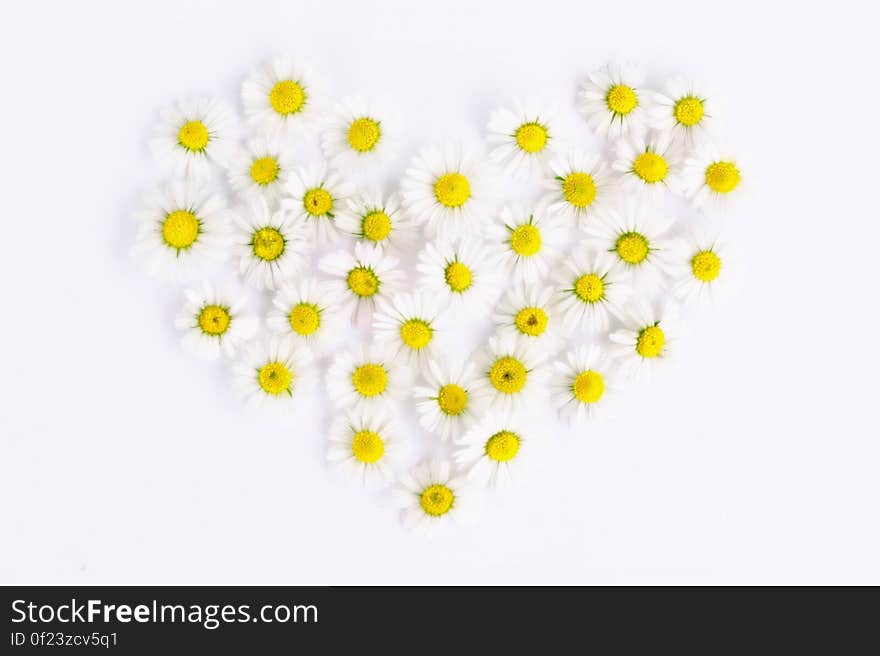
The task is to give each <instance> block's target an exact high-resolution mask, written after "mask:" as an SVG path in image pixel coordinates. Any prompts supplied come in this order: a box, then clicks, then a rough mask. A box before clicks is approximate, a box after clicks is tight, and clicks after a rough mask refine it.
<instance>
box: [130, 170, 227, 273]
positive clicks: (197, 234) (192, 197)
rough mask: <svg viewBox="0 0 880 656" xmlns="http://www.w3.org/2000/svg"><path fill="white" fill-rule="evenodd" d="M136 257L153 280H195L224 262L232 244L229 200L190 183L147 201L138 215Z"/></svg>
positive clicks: (171, 187)
mask: <svg viewBox="0 0 880 656" xmlns="http://www.w3.org/2000/svg"><path fill="white" fill-rule="evenodd" d="M135 219H136V220H137V222H138V233H137V240H136V241H135V245H134V247H133V248H132V255H133V256H134V257H135V258H136V259H137V260H139V261H141V262H142V263H143V265H144V266H145V268H146V269H147V272H148V273H149V274H150V275H156V276H160V277H162V278H166V279H170V280H180V279H185V278H191V277H192V276H193V275H194V274H195V273H199V272H201V270H202V269H204V268H206V265H209V264H211V263H216V262H219V261H221V260H222V259H223V258H224V257H225V252H224V250H225V248H224V247H225V246H226V243H227V241H228V239H229V212H228V210H227V208H226V201H225V200H224V199H223V198H222V197H221V196H217V195H214V194H211V193H209V192H208V191H207V190H206V189H204V188H201V187H197V186H194V185H193V184H192V183H189V182H175V183H172V184H170V185H168V186H166V187H163V188H161V189H158V190H156V191H155V192H153V193H151V194H149V195H148V196H147V197H146V198H145V199H144V206H143V207H142V208H141V209H140V210H139V211H137V212H136V213H135Z"/></svg>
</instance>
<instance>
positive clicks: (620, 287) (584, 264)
mask: <svg viewBox="0 0 880 656" xmlns="http://www.w3.org/2000/svg"><path fill="white" fill-rule="evenodd" d="M553 283H554V285H555V288H556V298H557V302H558V311H559V312H560V313H561V314H562V317H563V319H562V321H563V328H564V331H565V332H566V333H569V334H570V333H572V332H574V331H575V330H577V329H578V328H581V327H586V328H588V329H589V330H591V331H593V332H605V331H606V330H608V325H609V322H610V318H611V317H612V316H614V317H617V316H620V312H621V307H622V304H623V303H624V302H625V301H626V300H627V299H628V298H629V296H630V294H631V293H632V288H631V287H630V285H629V284H628V281H627V280H626V277H625V276H624V275H623V273H622V271H621V268H620V267H619V266H618V265H617V262H616V261H615V258H614V257H612V256H611V254H610V253H607V252H605V251H599V250H597V249H595V248H594V247H593V246H592V244H591V243H590V242H588V241H585V242H582V243H581V244H578V245H577V246H576V247H575V248H574V249H573V250H572V251H571V256H570V257H568V258H566V259H565V260H563V262H562V263H561V264H560V265H559V267H557V270H556V271H555V272H554V275H553Z"/></svg>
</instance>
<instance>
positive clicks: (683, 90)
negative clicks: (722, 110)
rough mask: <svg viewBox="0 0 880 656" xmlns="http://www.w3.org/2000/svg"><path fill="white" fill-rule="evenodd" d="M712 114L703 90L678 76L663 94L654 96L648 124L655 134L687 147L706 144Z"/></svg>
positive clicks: (711, 104) (707, 95)
mask: <svg viewBox="0 0 880 656" xmlns="http://www.w3.org/2000/svg"><path fill="white" fill-rule="evenodd" d="M714 111H715V103H714V102H713V101H712V100H711V99H710V97H709V94H707V93H706V90H705V89H703V88H702V87H701V86H699V85H696V84H694V82H692V81H689V80H686V79H685V78H683V77H680V76H679V77H674V78H672V79H671V80H669V81H668V82H667V83H666V84H665V85H664V88H663V92H662V93H654V94H653V98H652V102H651V107H650V109H648V121H649V123H650V124H651V127H653V128H654V129H655V130H660V131H662V132H667V133H668V134H669V135H670V136H671V137H672V138H673V139H674V140H675V141H681V142H683V143H684V144H685V145H686V146H688V147H690V146H693V145H694V144H696V143H700V142H703V141H705V140H706V137H707V131H710V130H711V129H712V122H713V113H714Z"/></svg>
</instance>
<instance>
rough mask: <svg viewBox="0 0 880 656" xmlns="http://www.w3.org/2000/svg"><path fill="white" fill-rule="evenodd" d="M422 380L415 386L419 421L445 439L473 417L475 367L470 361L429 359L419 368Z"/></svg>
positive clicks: (475, 410)
mask: <svg viewBox="0 0 880 656" xmlns="http://www.w3.org/2000/svg"><path fill="white" fill-rule="evenodd" d="M422 376H423V377H424V380H425V384H424V385H419V386H418V387H416V388H415V399H416V410H417V411H418V413H419V423H421V424H422V427H423V428H424V429H425V430H426V431H428V432H429V433H436V434H437V435H438V436H439V437H440V439H441V440H443V441H446V440H448V439H449V438H450V437H455V436H456V435H458V434H459V433H461V432H462V431H463V430H465V429H466V428H467V427H468V426H469V425H470V424H471V423H473V422H474V420H475V419H476V418H477V414H478V408H477V407H476V404H475V401H474V398H473V392H474V388H475V387H476V386H477V379H478V376H477V370H476V367H475V366H474V365H473V363H470V362H466V363H465V362H453V363H449V362H448V361H447V359H442V360H431V361H430V362H428V364H427V366H426V367H425V369H424V370H423V372H422Z"/></svg>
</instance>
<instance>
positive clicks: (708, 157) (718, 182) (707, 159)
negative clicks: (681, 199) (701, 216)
mask: <svg viewBox="0 0 880 656" xmlns="http://www.w3.org/2000/svg"><path fill="white" fill-rule="evenodd" d="M681 177H682V189H683V191H684V193H685V195H686V196H687V197H688V198H690V199H691V202H693V204H694V205H696V206H697V207H700V208H702V209H705V210H715V209H720V208H721V207H723V206H724V205H726V204H727V203H729V202H730V200H731V198H732V197H738V196H739V195H740V194H742V190H741V186H740V183H741V182H742V174H741V172H740V163H739V160H738V159H737V158H736V156H735V155H734V154H733V153H732V152H731V151H730V150H729V149H728V148H727V147H726V146H720V147H719V146H717V145H715V144H712V143H700V144H697V146H696V149H695V153H694V156H693V157H692V158H690V159H688V160H687V161H686V162H685V165H684V169H683V170H682V174H681Z"/></svg>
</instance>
